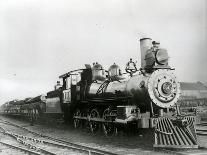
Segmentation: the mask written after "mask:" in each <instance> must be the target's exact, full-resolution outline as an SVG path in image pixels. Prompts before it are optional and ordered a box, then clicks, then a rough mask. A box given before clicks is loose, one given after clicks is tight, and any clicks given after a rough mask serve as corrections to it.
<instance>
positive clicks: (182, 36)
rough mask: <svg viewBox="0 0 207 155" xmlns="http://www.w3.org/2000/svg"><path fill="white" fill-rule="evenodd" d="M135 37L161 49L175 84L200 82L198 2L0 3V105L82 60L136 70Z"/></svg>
mask: <svg viewBox="0 0 207 155" xmlns="http://www.w3.org/2000/svg"><path fill="white" fill-rule="evenodd" d="M142 37H150V38H152V39H153V40H157V41H160V42H161V46H162V47H164V48H166V49H167V50H168V52H169V55H170V64H171V66H172V67H174V68H175V69H176V70H175V73H176V74H177V76H178V79H179V80H180V81H192V82H196V81H202V82H207V69H206V67H207V3H206V0H156V1H155V0H18V1H17V0H0V104H2V103H3V102H5V101H7V100H11V99H14V98H19V99H22V98H24V97H28V96H37V95H39V94H43V93H45V92H46V91H48V90H51V89H53V86H54V84H55V83H56V81H57V80H58V76H59V75H61V74H63V73H65V72H67V71H69V70H72V69H77V68H83V67H84V64H89V63H90V64H92V63H93V62H99V63H100V64H102V65H103V66H104V68H105V69H108V67H109V66H110V65H111V64H113V63H114V62H116V63H117V64H119V65H120V66H121V67H122V68H124V66H125V64H126V63H127V61H128V60H129V58H133V59H135V60H137V65H138V67H139V66H140V49H139V48H140V47H139V39H140V38H142Z"/></svg>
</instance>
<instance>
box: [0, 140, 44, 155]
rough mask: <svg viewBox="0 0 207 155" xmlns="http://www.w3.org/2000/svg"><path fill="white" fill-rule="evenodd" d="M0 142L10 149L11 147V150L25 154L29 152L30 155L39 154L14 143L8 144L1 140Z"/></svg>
mask: <svg viewBox="0 0 207 155" xmlns="http://www.w3.org/2000/svg"><path fill="white" fill-rule="evenodd" d="M0 144H1V145H4V146H6V147H8V148H11V149H13V150H16V151H19V152H22V153H25V154H30V155H41V154H40V153H37V152H34V151H31V150H28V149H24V148H22V147H19V146H15V145H12V144H8V143H5V142H2V141H0Z"/></svg>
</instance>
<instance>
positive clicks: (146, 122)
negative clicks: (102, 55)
mask: <svg viewBox="0 0 207 155" xmlns="http://www.w3.org/2000/svg"><path fill="white" fill-rule="evenodd" d="M140 50H141V68H140V69H137V66H136V64H135V62H134V61H133V60H132V59H130V61H129V62H128V63H127V64H126V68H125V71H126V72H125V73H122V70H121V68H120V67H119V66H118V65H117V64H115V63H114V64H113V65H111V66H110V67H109V69H108V70H105V69H104V68H103V66H102V65H100V64H99V63H97V62H96V63H94V64H93V66H92V67H91V66H90V65H88V64H87V65H85V68H84V69H78V70H74V71H70V72H68V73H65V74H63V75H61V76H60V79H62V86H61V87H60V84H59V83H58V84H57V86H56V89H55V91H52V92H49V93H47V96H46V101H41V102H43V103H46V105H47V103H48V106H49V105H50V106H51V105H53V104H54V105H55V106H54V107H56V106H57V105H59V106H60V107H61V109H60V110H59V112H60V111H62V112H63V115H64V119H65V120H66V121H72V122H73V124H74V127H75V128H81V127H85V126H86V125H87V126H89V128H90V131H91V132H92V133H94V134H95V133H97V132H98V131H99V130H100V129H101V128H102V130H103V132H104V134H105V135H106V136H111V135H113V134H114V133H116V131H117V127H118V126H120V125H121V126H125V127H129V126H130V125H133V126H136V130H139V129H141V128H146V129H147V128H149V129H152V130H153V131H154V147H171V148H172V147H173V148H180V147H184V148H189V147H193V148H197V147H198V145H197V137H196V133H195V125H194V122H195V121H194V119H195V118H194V116H183V115H181V114H180V112H179V109H178V108H177V106H176V103H177V101H178V99H179V96H180V85H179V83H178V80H177V78H176V76H175V75H174V73H173V70H174V69H173V68H171V67H170V66H169V64H168V59H169V56H168V52H167V50H166V49H163V48H161V47H160V43H159V42H155V41H152V39H150V38H143V39H140ZM46 107H47V106H46ZM32 109H33V108H32Z"/></svg>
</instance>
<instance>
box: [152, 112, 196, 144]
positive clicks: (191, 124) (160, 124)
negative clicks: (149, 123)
mask: <svg viewBox="0 0 207 155" xmlns="http://www.w3.org/2000/svg"><path fill="white" fill-rule="evenodd" d="M154 138H155V142H154V145H153V146H154V147H158V148H198V141H197V135H196V132H195V117H194V116H185V117H183V118H176V119H174V120H173V119H170V118H167V117H160V118H157V124H156V127H155V132H154Z"/></svg>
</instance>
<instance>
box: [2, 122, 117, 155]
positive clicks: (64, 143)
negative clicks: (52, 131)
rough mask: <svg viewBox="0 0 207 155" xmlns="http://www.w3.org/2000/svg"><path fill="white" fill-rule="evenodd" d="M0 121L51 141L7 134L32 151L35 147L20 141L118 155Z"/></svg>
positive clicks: (105, 154) (104, 154) (103, 154)
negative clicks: (26, 140) (29, 147)
mask: <svg viewBox="0 0 207 155" xmlns="http://www.w3.org/2000/svg"><path fill="white" fill-rule="evenodd" d="M0 120H1V122H0V123H4V124H8V125H12V126H14V127H17V128H20V129H23V130H25V131H27V132H29V133H32V134H33V135H36V136H39V137H42V138H45V139H47V140H51V141H53V142H49V141H46V140H39V139H34V138H31V137H26V136H22V135H18V134H14V133H9V134H10V135H11V136H13V137H17V139H18V141H19V142H20V143H22V144H24V145H28V146H31V148H33V149H36V146H32V145H31V144H29V143H27V142H25V141H24V140H22V139H28V140H31V141H35V142H42V143H44V144H47V145H53V146H58V147H64V148H66V149H71V150H75V151H79V152H84V153H86V154H89V155H92V154H95V155H118V154H116V153H113V152H109V151H105V150H101V149H97V148H93V147H89V146H84V145H81V144H77V143H72V142H69V141H65V140H61V139H58V138H54V137H51V136H48V135H44V134H42V133H37V132H34V131H32V130H29V129H27V128H25V127H22V126H20V125H17V124H14V123H11V122H9V121H5V120H2V119H0ZM0 128H2V127H0ZM7 133H8V132H7ZM54 142H56V143H54ZM36 150H39V151H40V152H42V153H44V154H52V152H46V150H44V149H42V150H41V148H37V149H36Z"/></svg>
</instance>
